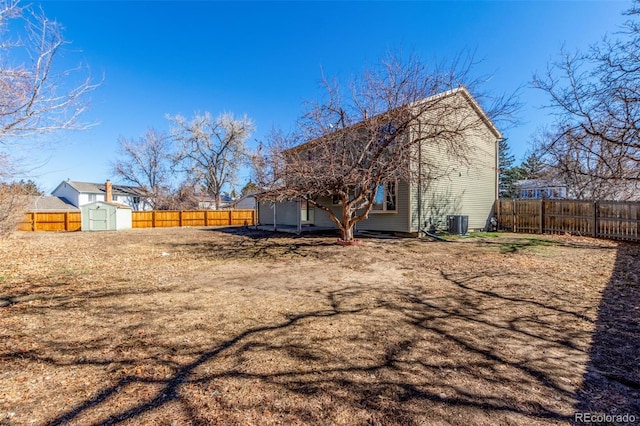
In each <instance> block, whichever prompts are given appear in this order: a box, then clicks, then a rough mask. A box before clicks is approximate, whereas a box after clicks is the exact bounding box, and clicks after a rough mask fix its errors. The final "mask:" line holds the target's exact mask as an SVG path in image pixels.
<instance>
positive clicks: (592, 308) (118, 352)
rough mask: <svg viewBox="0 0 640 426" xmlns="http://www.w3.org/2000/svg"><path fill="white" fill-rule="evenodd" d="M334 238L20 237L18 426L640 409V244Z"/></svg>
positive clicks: (7, 319)
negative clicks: (352, 241) (351, 242)
mask: <svg viewBox="0 0 640 426" xmlns="http://www.w3.org/2000/svg"><path fill="white" fill-rule="evenodd" d="M335 241H336V237H335V236H304V237H295V236H290V235H280V234H272V233H267V232H258V231H253V230H248V229H243V228H234V229H230V228H228V229H211V228H208V229H207V228H173V229H141V230H131V231H121V232H103V233H26V232H25V233H18V234H16V235H15V236H13V237H12V238H10V239H8V240H3V241H1V242H0V383H1V384H2V385H1V386H0V424H3V423H4V424H15V425H30V424H35V425H54V424H67V423H68V424H82V425H86V424H131V425H133V424H141V423H142V424H158V425H160V424H177V425H183V424H242V425H245V424H265V425H268V424H379V425H421V424H455V425H467V424H487V425H489V424H522V425H524V424H526V425H530V424H566V423H567V422H571V421H573V419H574V413H575V412H576V411H580V410H581V411H590V410H591V411H593V410H599V411H604V412H611V413H625V412H630V411H629V410H635V411H634V412H631V413H632V414H633V413H637V412H640V404H639V401H640V397H639V395H638V393H639V392H640V390H639V389H638V383H639V382H640V377H639V376H640V373H639V372H638V368H637V366H638V365H639V360H638V353H639V349H640V327H639V326H638V318H639V316H640V311H639V309H640V307H639V302H638V301H639V300H640V292H639V291H638V275H637V274H638V270H640V249H639V246H638V245H631V244H619V243H614V242H608V241H602V240H593V239H589V238H578V237H565V236H528V235H514V234H504V235H501V236H500V237H498V238H473V239H466V240H460V241H456V242H450V243H442V242H429V241H420V240H416V239H375V238H367V239H364V241H363V244H362V245H360V246H356V247H340V246H337V245H336V244H335ZM621 333H623V334H621ZM612 389H613V390H615V392H613V391H612Z"/></svg>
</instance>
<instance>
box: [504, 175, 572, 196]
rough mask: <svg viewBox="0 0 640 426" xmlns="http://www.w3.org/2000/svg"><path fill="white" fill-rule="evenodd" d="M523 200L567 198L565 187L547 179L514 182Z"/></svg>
mask: <svg viewBox="0 0 640 426" xmlns="http://www.w3.org/2000/svg"><path fill="white" fill-rule="evenodd" d="M516 187H517V188H518V192H519V193H520V198H523V199H540V198H546V199H564V198H567V185H565V184H562V183H560V182H555V181H553V180H549V179H525V180H519V181H517V182H516Z"/></svg>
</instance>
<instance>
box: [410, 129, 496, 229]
mask: <svg viewBox="0 0 640 426" xmlns="http://www.w3.org/2000/svg"><path fill="white" fill-rule="evenodd" d="M465 141H466V142H467V143H468V144H469V146H468V152H467V159H468V161H467V162H464V161H461V160H458V159H456V158H454V157H453V156H452V155H449V154H448V153H447V152H445V151H444V150H443V149H442V148H441V147H439V146H434V145H433V144H427V143H423V144H422V147H421V150H422V152H421V156H422V157H423V158H425V159H428V160H427V161H423V167H428V168H429V169H428V173H429V174H430V175H431V177H432V178H431V179H423V180H422V182H421V183H420V184H417V183H416V184H414V185H412V188H411V200H412V205H411V210H412V218H411V229H412V230H413V231H418V230H419V228H422V229H428V228H429V225H430V224H431V223H433V224H434V225H435V226H436V228H438V229H442V230H446V228H447V216H448V215H467V216H469V229H485V228H486V227H487V225H488V221H489V219H490V218H491V216H492V215H493V207H494V203H495V200H496V188H497V179H498V175H497V163H496V149H497V141H498V138H497V137H496V135H495V134H494V133H493V132H492V131H491V130H490V129H489V128H488V127H487V129H486V131H481V132H475V133H474V134H471V135H467V137H466V138H465Z"/></svg>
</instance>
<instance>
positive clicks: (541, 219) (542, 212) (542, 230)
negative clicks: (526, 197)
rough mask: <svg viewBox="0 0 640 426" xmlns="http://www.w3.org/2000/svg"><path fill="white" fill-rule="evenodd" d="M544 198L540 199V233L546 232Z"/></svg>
mask: <svg viewBox="0 0 640 426" xmlns="http://www.w3.org/2000/svg"><path fill="white" fill-rule="evenodd" d="M544 203H545V201H544V199H542V200H540V233H541V234H544Z"/></svg>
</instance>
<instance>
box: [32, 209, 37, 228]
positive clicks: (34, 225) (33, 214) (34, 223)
mask: <svg viewBox="0 0 640 426" xmlns="http://www.w3.org/2000/svg"><path fill="white" fill-rule="evenodd" d="M37 228H38V214H37V213H35V212H33V213H31V230H32V231H37Z"/></svg>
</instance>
